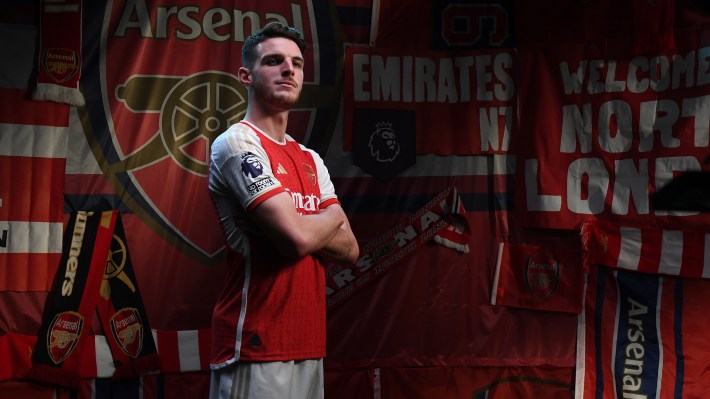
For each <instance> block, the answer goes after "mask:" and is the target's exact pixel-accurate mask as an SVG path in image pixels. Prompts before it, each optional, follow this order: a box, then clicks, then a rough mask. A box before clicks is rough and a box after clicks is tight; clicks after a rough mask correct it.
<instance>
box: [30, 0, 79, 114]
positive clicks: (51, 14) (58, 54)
mask: <svg viewBox="0 0 710 399" xmlns="http://www.w3.org/2000/svg"><path fill="white" fill-rule="evenodd" d="M40 15H41V17H40V44H39V55H38V60H39V70H38V72H37V85H36V86H35V89H34V92H33V93H32V98H33V99H34V100H45V101H55V102H59V103H64V104H70V105H74V106H83V105H84V95H83V94H82V93H81V91H80V90H79V77H80V76H81V60H82V58H81V0H42V3H41V10H40Z"/></svg>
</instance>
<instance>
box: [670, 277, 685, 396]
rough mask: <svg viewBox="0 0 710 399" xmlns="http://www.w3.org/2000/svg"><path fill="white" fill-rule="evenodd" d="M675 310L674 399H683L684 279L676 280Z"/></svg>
mask: <svg viewBox="0 0 710 399" xmlns="http://www.w3.org/2000/svg"><path fill="white" fill-rule="evenodd" d="M675 281H676V283H675V287H674V288H675V309H674V312H675V314H674V317H673V333H674V335H675V358H676V370H675V390H674V392H673V397H674V398H676V399H680V398H682V397H683V383H684V382H685V378H684V377H685V360H684V359H685V356H684V353H683V279H680V278H678V279H676V280H675Z"/></svg>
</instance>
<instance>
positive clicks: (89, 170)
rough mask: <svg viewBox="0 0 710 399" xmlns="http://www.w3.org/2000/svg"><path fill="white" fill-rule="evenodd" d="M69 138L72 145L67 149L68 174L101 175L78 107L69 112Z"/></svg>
mask: <svg viewBox="0 0 710 399" xmlns="http://www.w3.org/2000/svg"><path fill="white" fill-rule="evenodd" d="M68 136H69V142H70V143H71V145H70V146H69V147H68V149H67V166H66V173H67V174H68V175H79V174H82V175H89V174H93V175H100V174H101V173H102V172H101V168H100V167H99V164H98V162H96V158H95V157H94V154H93V153H92V152H91V148H90V147H89V142H88V141H86V136H85V135H84V131H83V130H82V127H81V122H80V120H79V112H78V111H77V109H76V107H71V108H70V110H69V134H68Z"/></svg>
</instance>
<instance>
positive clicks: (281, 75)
mask: <svg viewBox="0 0 710 399" xmlns="http://www.w3.org/2000/svg"><path fill="white" fill-rule="evenodd" d="M256 54H257V57H256V60H255V61H254V66H253V67H252V68H251V74H252V85H251V86H252V88H253V90H254V99H255V100H256V101H259V102H261V103H263V104H264V105H269V106H271V107H274V108H276V109H279V110H287V109H290V108H291V107H292V106H293V105H294V104H295V103H296V101H297V100H298V97H299V96H300V94H301V89H302V88H303V54H301V50H300V49H299V48H298V46H297V45H296V43H294V42H293V41H291V40H289V39H286V38H281V37H275V38H271V39H266V40H265V41H263V42H261V43H259V44H258V45H257V46H256Z"/></svg>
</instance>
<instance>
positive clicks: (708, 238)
mask: <svg viewBox="0 0 710 399" xmlns="http://www.w3.org/2000/svg"><path fill="white" fill-rule="evenodd" d="M703 254H704V255H703V278H710V234H705V251H704V252H703Z"/></svg>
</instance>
